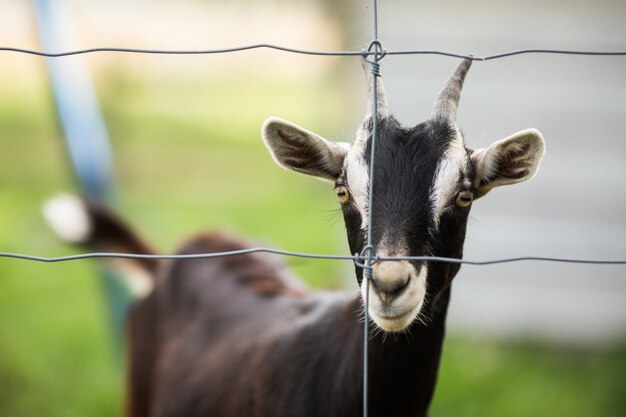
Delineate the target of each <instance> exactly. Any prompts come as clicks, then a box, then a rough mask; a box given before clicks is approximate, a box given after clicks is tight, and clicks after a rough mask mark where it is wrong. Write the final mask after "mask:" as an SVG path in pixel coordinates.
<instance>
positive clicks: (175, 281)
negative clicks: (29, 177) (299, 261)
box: [128, 233, 449, 417]
mask: <svg viewBox="0 0 626 417" xmlns="http://www.w3.org/2000/svg"><path fill="white" fill-rule="evenodd" d="M245 248H246V246H245V245H244V244H242V243H241V242H240V241H238V240H236V239H234V238H232V237H229V236H226V235H224V234H220V233H211V234H206V235H203V236H200V237H197V238H195V239H194V240H192V241H190V242H189V243H188V244H186V245H185V246H184V247H183V248H182V249H181V251H180V253H185V254H188V253H209V252H222V251H231V250H238V249H245ZM283 276H284V273H283V269H282V268H281V266H280V265H277V264H276V263H275V262H273V260H271V259H268V256H267V255H259V254H248V255H238V256H233V257H226V258H215V259H203V260H177V261H174V262H171V263H169V264H163V265H162V267H161V268H159V269H158V270H157V272H156V276H155V279H156V280H155V287H154V290H153V291H152V292H151V293H150V295H149V296H147V297H146V298H144V299H143V300H141V301H140V302H139V303H138V304H137V305H135V306H134V308H133V310H132V312H131V315H130V322H129V340H130V368H129V370H130V374H129V393H128V394H129V395H128V399H129V403H128V406H129V408H128V411H129V415H132V416H136V417H139V416H148V415H155V416H189V417H191V416H208V415H211V416H258V417H261V416H268V417H269V416H272V417H283V416H284V417H287V416H289V417H292V416H360V415H362V413H363V409H362V379H363V369H362V362H363V326H362V324H361V323H362V322H361V320H362V306H361V301H360V299H359V297H358V294H354V295H348V294H342V293H330V292H327V293H324V292H308V291H303V290H302V289H301V288H300V287H299V286H296V285H294V284H293V283H290V282H289V281H288V280H287V279H285V278H284V277H283ZM448 297H449V293H448V292H445V293H444V294H441V295H440V297H439V299H438V300H437V308H436V310H437V311H436V312H433V313H435V314H432V315H431V319H432V322H431V323H430V324H429V326H428V327H425V326H423V325H419V324H416V325H415V326H413V328H411V329H410V330H409V331H408V332H407V333H406V334H403V335H387V337H386V338H385V335H384V334H382V333H378V334H377V335H375V336H373V337H372V339H371V340H370V355H371V360H370V415H371V416H385V415H394V416H421V415H425V413H426V409H427V406H428V404H429V402H430V399H431V396H432V393H433V389H434V385H435V379H436V375H437V367H438V363H439V354H440V350H441V344H442V341H443V333H444V319H445V315H446V308H447V302H448Z"/></svg>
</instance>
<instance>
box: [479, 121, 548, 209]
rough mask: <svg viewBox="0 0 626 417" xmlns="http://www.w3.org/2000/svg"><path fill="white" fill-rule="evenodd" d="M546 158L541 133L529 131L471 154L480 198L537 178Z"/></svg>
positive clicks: (521, 132)
mask: <svg viewBox="0 0 626 417" xmlns="http://www.w3.org/2000/svg"><path fill="white" fill-rule="evenodd" d="M544 154H545V142H544V140H543V136H542V135H541V133H540V132H539V131H538V130H535V129H526V130H522V131H520V132H517V133H514V134H513V135H511V136H509V137H508V138H505V139H502V140H499V141H497V142H495V143H493V144H492V145H491V146H489V147H488V148H486V149H484V148H483V149H477V150H475V151H473V152H472V155H471V158H472V163H473V164H474V168H475V171H476V177H475V179H474V187H475V189H476V192H477V197H481V196H483V195H485V194H486V193H487V192H489V191H490V190H491V189H492V188H494V187H499V186H501V185H508V184H515V183H518V182H522V181H526V180H529V179H531V178H533V177H534V176H535V174H536V173H537V170H538V168H539V164H540V163H541V160H542V159H543V156H544Z"/></svg>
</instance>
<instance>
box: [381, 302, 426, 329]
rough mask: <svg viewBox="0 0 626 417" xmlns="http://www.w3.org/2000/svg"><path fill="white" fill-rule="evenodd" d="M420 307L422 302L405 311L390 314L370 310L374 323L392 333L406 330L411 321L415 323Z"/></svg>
mask: <svg viewBox="0 0 626 417" xmlns="http://www.w3.org/2000/svg"><path fill="white" fill-rule="evenodd" d="M420 308H421V303H420V304H419V305H417V306H416V307H414V308H411V309H409V310H407V311H405V312H403V313H396V314H389V315H387V314H381V313H380V312H376V311H372V310H370V316H371V317H372V320H373V321H374V323H376V325H377V326H378V327H380V328H381V329H382V330H384V331H386V332H392V333H395V332H402V331H404V330H406V328H407V327H409V325H410V324H411V323H413V320H414V319H415V317H417V314H418V313H419V310H420Z"/></svg>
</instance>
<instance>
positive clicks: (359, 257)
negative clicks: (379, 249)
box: [354, 245, 378, 279]
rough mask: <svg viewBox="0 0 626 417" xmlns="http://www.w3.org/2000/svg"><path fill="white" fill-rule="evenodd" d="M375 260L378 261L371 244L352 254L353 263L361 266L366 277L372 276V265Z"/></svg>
mask: <svg viewBox="0 0 626 417" xmlns="http://www.w3.org/2000/svg"><path fill="white" fill-rule="evenodd" d="M376 261H378V255H377V254H376V252H375V250H374V246H372V245H366V246H365V247H364V248H363V249H362V250H361V252H360V253H356V254H354V264H355V265H356V266H358V267H361V268H363V272H364V276H365V278H366V279H371V278H372V265H374V264H375V263H376Z"/></svg>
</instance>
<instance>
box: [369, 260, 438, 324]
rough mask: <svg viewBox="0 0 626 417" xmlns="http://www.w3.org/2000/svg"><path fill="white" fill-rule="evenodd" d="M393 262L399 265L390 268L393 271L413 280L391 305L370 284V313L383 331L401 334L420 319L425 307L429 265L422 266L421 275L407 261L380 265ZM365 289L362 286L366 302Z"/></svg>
mask: <svg viewBox="0 0 626 417" xmlns="http://www.w3.org/2000/svg"><path fill="white" fill-rule="evenodd" d="M391 262H393V263H394V264H397V265H393V266H392V267H391V268H390V269H391V271H393V270H397V271H398V273H402V274H406V273H409V274H410V276H411V278H410V281H409V283H408V284H407V288H406V289H404V290H403V292H402V293H401V294H400V295H399V296H398V297H397V298H394V299H393V300H392V301H391V302H390V303H386V302H384V301H383V299H381V297H380V296H378V295H377V293H376V291H375V290H374V287H373V284H372V283H371V282H369V309H368V313H369V316H370V317H371V318H372V320H373V321H374V323H376V325H377V326H378V327H380V328H381V329H383V330H385V331H387V332H401V331H404V330H406V328H407V327H409V325H411V323H413V322H414V321H415V320H416V319H418V317H419V314H420V312H421V309H422V306H423V305H424V301H425V298H426V278H427V276H428V265H427V264H424V265H422V267H421V268H420V272H419V274H418V273H417V272H416V270H415V268H414V267H413V265H411V264H410V263H409V262H407V261H386V262H381V264H380V265H382V264H384V263H391ZM375 266H376V264H375ZM387 269H389V268H387ZM391 271H387V272H391ZM363 284H365V283H363ZM365 289H366V285H361V296H362V298H363V300H365V297H366V294H365ZM364 302H365V301H364Z"/></svg>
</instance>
